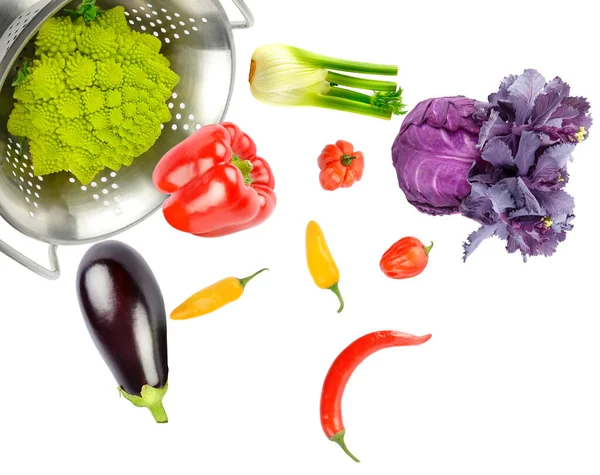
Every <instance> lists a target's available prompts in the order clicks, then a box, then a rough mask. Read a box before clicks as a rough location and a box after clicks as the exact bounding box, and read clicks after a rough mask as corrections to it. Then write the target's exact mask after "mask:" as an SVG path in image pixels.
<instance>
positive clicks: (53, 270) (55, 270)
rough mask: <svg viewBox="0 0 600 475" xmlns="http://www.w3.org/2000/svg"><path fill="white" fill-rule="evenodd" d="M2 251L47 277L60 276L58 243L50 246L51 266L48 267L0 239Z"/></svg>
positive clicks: (53, 278) (51, 278)
mask: <svg viewBox="0 0 600 475" xmlns="http://www.w3.org/2000/svg"><path fill="white" fill-rule="evenodd" d="M0 252H3V253H4V254H6V255H7V256H8V257H10V258H11V259H13V260H15V261H17V262H18V263H19V264H21V265H23V266H25V267H27V268H28V269H29V270H31V271H33V272H35V273H36V274H38V275H40V276H42V277H45V278H46V279H50V280H56V279H58V278H59V277H60V266H59V265H58V256H57V255H56V245H55V244H50V245H49V246H48V258H49V259H50V268H49V269H47V268H46V267H44V266H41V265H39V264H38V263H37V262H34V261H32V260H31V259H29V257H27V256H25V255H23V254H21V253H20V252H19V251H17V250H16V249H13V248H12V247H10V246H9V245H8V244H6V243H5V242H4V241H1V240H0Z"/></svg>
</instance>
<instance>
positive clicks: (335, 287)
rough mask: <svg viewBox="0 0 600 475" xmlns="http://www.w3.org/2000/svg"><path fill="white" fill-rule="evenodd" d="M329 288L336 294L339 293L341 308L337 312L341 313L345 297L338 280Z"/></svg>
mask: <svg viewBox="0 0 600 475" xmlns="http://www.w3.org/2000/svg"><path fill="white" fill-rule="evenodd" d="M329 290H331V291H332V292H333V293H334V294H335V295H337V298H338V299H339V301H340V308H338V310H337V313H340V312H341V311H342V310H343V309H344V299H343V298H342V294H341V293H340V289H339V286H338V282H336V283H335V284H333V285H332V286H331V287H329Z"/></svg>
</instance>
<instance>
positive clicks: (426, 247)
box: [423, 241, 433, 255]
mask: <svg viewBox="0 0 600 475" xmlns="http://www.w3.org/2000/svg"><path fill="white" fill-rule="evenodd" d="M432 247H433V241H431V244H430V245H429V246H423V250H424V251H425V254H427V255H429V251H431V248H432Z"/></svg>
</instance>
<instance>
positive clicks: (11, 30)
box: [0, 8, 40, 50]
mask: <svg viewBox="0 0 600 475" xmlns="http://www.w3.org/2000/svg"><path fill="white" fill-rule="evenodd" d="M39 11H40V10H39V8H38V9H36V10H33V11H31V12H27V13H24V14H21V15H19V16H18V17H17V18H16V19H15V20H14V21H13V22H12V23H11V24H10V26H9V27H8V29H7V30H6V34H7V37H6V45H4V46H3V45H2V42H0V49H5V50H7V49H8V48H10V47H11V46H12V44H13V43H14V41H15V40H16V39H17V37H18V36H19V35H20V34H21V31H23V28H25V26H27V24H28V23H29V21H30V20H31V18H30V17H31V16H32V15H36V14H37V13H38V12H39Z"/></svg>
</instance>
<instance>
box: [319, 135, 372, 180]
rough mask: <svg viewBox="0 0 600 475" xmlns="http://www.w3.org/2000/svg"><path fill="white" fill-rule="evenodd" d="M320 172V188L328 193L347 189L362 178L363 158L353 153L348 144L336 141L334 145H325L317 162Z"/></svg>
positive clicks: (359, 154)
mask: <svg viewBox="0 0 600 475" xmlns="http://www.w3.org/2000/svg"><path fill="white" fill-rule="evenodd" d="M317 163H318V165H319V168H320V169H321V172H320V173H319V182H320V183H321V188H323V189H324V190H328V191H333V190H337V189H338V188H340V187H341V188H349V187H351V186H352V185H354V183H355V182H357V181H359V180H360V179H361V178H362V174H363V170H364V168H365V158H364V156H363V153H362V152H355V151H354V147H353V146H352V144H351V143H350V142H346V141H345V140H338V141H337V142H336V143H335V145H333V144H329V145H326V146H325V148H324V149H323V151H322V152H321V155H319V158H318V160H317Z"/></svg>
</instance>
